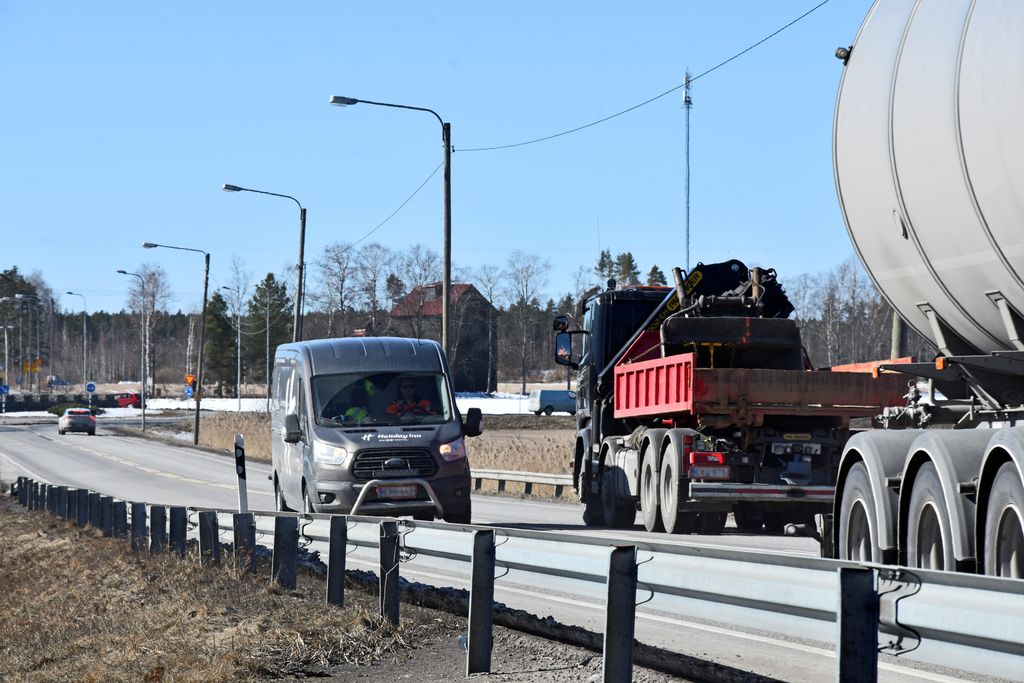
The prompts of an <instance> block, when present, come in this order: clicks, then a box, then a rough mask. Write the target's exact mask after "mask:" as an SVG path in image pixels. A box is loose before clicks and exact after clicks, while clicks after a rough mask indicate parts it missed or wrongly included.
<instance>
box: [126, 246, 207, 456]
mask: <svg viewBox="0 0 1024 683" xmlns="http://www.w3.org/2000/svg"><path fill="white" fill-rule="evenodd" d="M142 247H143V249H156V248H157V247H162V248H164V249H177V250H178V251H194V252H197V253H199V254H202V255H203V256H205V257H206V272H205V274H204V275H203V319H202V320H201V321H200V322H199V362H198V364H197V365H198V367H197V371H196V377H197V379H196V424H195V428H194V430H193V432H192V443H194V444H195V445H197V446H198V445H199V402H200V399H201V398H202V394H203V346H205V345H206V294H207V291H208V289H209V285H210V254H209V253H208V252H205V251H203V250H202V249H190V248H189V247H172V246H171V245H169V244H156V243H154V242H143V243H142Z"/></svg>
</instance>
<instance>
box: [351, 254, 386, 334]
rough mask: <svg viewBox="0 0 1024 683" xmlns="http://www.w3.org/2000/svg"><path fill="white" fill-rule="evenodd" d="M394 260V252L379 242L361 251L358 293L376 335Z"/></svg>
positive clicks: (357, 271)
mask: <svg viewBox="0 0 1024 683" xmlns="http://www.w3.org/2000/svg"><path fill="white" fill-rule="evenodd" d="M394 259H395V255H394V252H392V251H391V250H390V249H388V248H387V247H385V246H384V245H383V244H381V243H379V242H371V243H370V244H367V245H364V246H363V247H361V248H360V249H359V258H358V262H359V265H358V268H357V270H356V277H355V280H356V291H357V292H358V293H359V296H360V299H361V300H362V303H363V304H364V305H365V307H366V311H367V313H368V314H369V316H370V325H369V326H370V329H371V330H373V332H374V333H376V332H377V331H378V330H379V329H380V324H379V318H380V314H381V302H382V301H384V300H385V297H386V293H385V291H384V286H385V283H386V280H387V275H388V271H389V270H391V266H392V264H393V263H394Z"/></svg>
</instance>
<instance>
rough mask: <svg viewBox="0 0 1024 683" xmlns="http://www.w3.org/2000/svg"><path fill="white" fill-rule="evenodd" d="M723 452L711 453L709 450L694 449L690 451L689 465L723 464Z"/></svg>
mask: <svg viewBox="0 0 1024 683" xmlns="http://www.w3.org/2000/svg"><path fill="white" fill-rule="evenodd" d="M724 464H725V454H724V453H712V452H709V451H695V452H693V453H690V466H691V467H692V466H693V465H724Z"/></svg>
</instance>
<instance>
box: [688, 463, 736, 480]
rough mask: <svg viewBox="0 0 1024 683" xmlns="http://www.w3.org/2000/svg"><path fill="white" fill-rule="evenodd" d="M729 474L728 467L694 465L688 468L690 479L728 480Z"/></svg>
mask: <svg viewBox="0 0 1024 683" xmlns="http://www.w3.org/2000/svg"><path fill="white" fill-rule="evenodd" d="M730 474H731V472H730V469H729V466H728V465H718V466H707V465H694V466H693V467H691V468H690V479H728V478H729V475H730Z"/></svg>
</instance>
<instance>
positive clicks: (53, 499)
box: [46, 484, 59, 515]
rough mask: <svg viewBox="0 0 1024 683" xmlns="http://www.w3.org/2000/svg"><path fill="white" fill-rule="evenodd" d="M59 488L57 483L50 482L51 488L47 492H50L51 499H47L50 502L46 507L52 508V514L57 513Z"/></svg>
mask: <svg viewBox="0 0 1024 683" xmlns="http://www.w3.org/2000/svg"><path fill="white" fill-rule="evenodd" d="M58 488H59V487H58V486H56V485H55V484H50V488H49V489H47V493H48V494H49V498H50V500H49V501H47V502H48V503H49V504H48V505H47V506H46V507H47V508H48V509H49V510H50V514H53V515H56V514H57V495H58V494H57V491H58Z"/></svg>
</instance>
